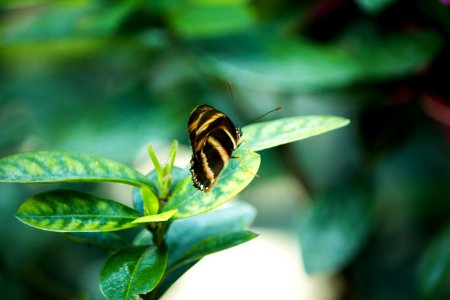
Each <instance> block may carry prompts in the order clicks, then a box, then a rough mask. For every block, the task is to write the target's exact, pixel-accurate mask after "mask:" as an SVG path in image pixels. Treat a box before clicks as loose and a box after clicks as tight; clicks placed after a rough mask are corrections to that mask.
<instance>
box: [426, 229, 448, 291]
mask: <svg viewBox="0 0 450 300" xmlns="http://www.w3.org/2000/svg"><path fill="white" fill-rule="evenodd" d="M419 271H420V272H419V284H420V291H421V293H422V294H423V296H424V299H436V300H437V299H450V289H449V288H448V287H449V286H450V226H447V228H446V229H445V230H444V231H443V232H441V233H440V234H439V235H438V236H437V237H436V238H435V239H434V240H433V242H432V243H431V245H430V246H429V247H428V248H427V249H426V250H425V253H424V255H423V257H422V260H421V262H420V269H419Z"/></svg>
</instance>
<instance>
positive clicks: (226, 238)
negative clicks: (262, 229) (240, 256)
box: [170, 230, 257, 269]
mask: <svg viewBox="0 0 450 300" xmlns="http://www.w3.org/2000/svg"><path fill="white" fill-rule="evenodd" d="M256 236H257V234H255V233H253V232H250V231H246V230H241V231H234V232H224V233H218V234H216V235H214V236H211V237H209V238H207V239H205V240H202V241H201V242H199V243H197V244H195V245H194V246H192V247H191V248H190V249H188V250H187V251H186V252H185V253H184V255H183V256H182V257H180V258H179V259H178V260H177V261H175V262H174V263H173V265H171V266H170V268H174V269H176V268H177V267H179V266H182V265H185V264H187V263H192V262H196V261H198V260H200V259H201V258H203V257H204V256H206V255H208V254H212V253H215V252H218V251H221V250H225V249H228V248H231V247H234V246H237V245H239V244H242V243H245V242H247V241H249V240H252V239H254V238H255V237H256Z"/></svg>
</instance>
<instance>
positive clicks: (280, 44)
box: [196, 24, 443, 92]
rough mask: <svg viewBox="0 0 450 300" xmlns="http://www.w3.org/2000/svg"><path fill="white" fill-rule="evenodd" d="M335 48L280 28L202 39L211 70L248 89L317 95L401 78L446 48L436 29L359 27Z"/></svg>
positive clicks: (206, 66) (201, 54)
mask: <svg viewBox="0 0 450 300" xmlns="http://www.w3.org/2000/svg"><path fill="white" fill-rule="evenodd" d="M350 27H351V30H349V31H351V32H348V34H344V35H343V36H344V37H345V38H342V39H340V40H337V41H336V40H334V41H331V42H330V43H329V44H324V43H320V44H318V43H315V42H313V41H310V40H307V39H299V38H295V39H294V38H289V37H288V36H281V35H280V36H277V35H274V34H267V33H266V32H276V30H278V28H270V27H269V28H265V29H266V30H259V31H256V30H255V31H254V32H250V31H246V33H245V34H239V35H235V36H229V37H227V38H217V39H209V40H205V41H203V42H197V41H196V47H197V48H200V49H201V51H199V54H198V62H199V64H203V67H204V70H205V71H206V72H210V73H213V75H215V76H219V77H220V78H222V79H223V80H226V81H227V80H229V78H233V82H236V83H239V84H240V85H244V86H246V87H248V88H252V89H253V88H257V89H258V90H265V91H273V92H281V91H283V92H286V91H291V92H317V91H322V90H328V89H334V88H341V87H346V86H351V85H354V84H355V83H358V82H369V81H375V82H377V81H382V80H389V79H392V78H399V77H400V78H401V77H405V76H408V75H410V74H412V73H413V72H416V70H417V69H418V68H421V67H423V66H424V65H427V64H428V63H429V62H430V61H431V60H432V59H433V57H435V55H436V54H437V53H439V50H440V49H441V47H442V44H443V43H442V38H441V37H440V36H438V35H437V34H435V33H434V32H432V31H417V32H413V33H386V32H381V33H378V32H376V29H372V28H369V29H367V28H366V27H369V26H365V24H364V25H359V24H356V25H354V26H350Z"/></svg>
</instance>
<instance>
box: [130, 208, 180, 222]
mask: <svg viewBox="0 0 450 300" xmlns="http://www.w3.org/2000/svg"><path fill="white" fill-rule="evenodd" d="M176 212H177V210H176V209H174V210H168V211H166V212H163V213H160V214H157V215H151V216H143V217H140V218H137V219H136V220H134V221H133V222H132V223H150V222H164V221H167V220H169V219H170V218H171V217H172V216H173V215H174V214H175V213H176Z"/></svg>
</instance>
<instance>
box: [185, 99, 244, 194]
mask: <svg viewBox="0 0 450 300" xmlns="http://www.w3.org/2000/svg"><path fill="white" fill-rule="evenodd" d="M188 132H189V140H190V143H191V147H192V158H191V168H190V172H191V174H192V180H193V183H194V187H196V188H197V189H199V190H201V191H204V192H208V191H210V190H211V189H212V187H213V186H214V184H215V183H216V182H217V180H218V178H219V176H220V173H221V172H222V170H223V168H224V167H225V166H226V165H227V164H228V162H229V161H230V159H231V156H232V153H233V151H234V150H236V148H237V147H238V143H239V139H240V137H241V131H240V129H239V128H237V127H236V126H235V125H234V124H233V122H232V121H231V120H230V119H229V118H228V117H227V116H226V115H225V114H224V113H222V112H221V111H219V110H217V109H215V108H213V107H212V106H209V105H206V104H204V105H200V106H197V107H196V108H195V109H194V110H193V111H192V113H191V115H190V116H189V120H188Z"/></svg>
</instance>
